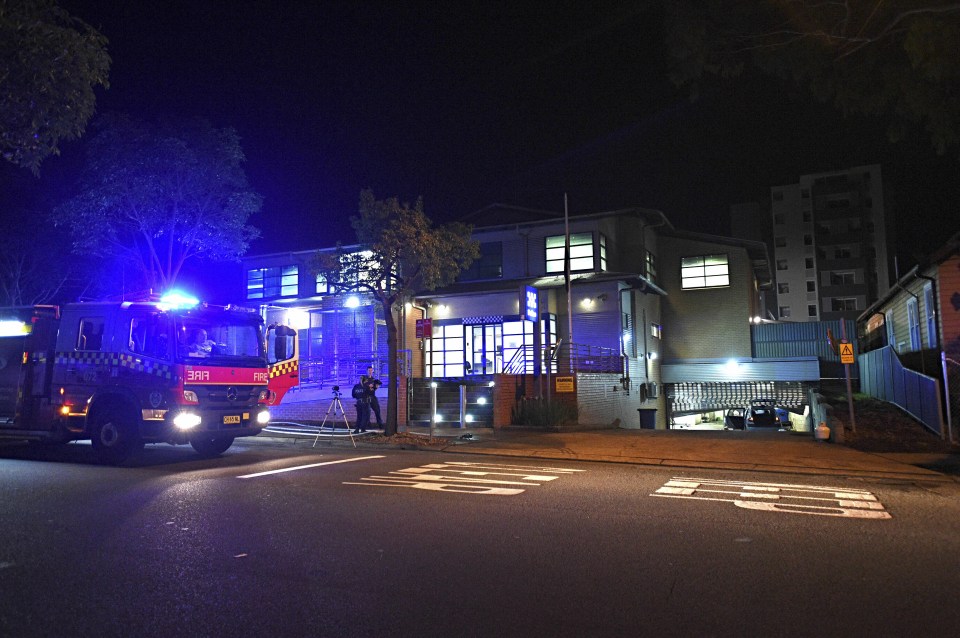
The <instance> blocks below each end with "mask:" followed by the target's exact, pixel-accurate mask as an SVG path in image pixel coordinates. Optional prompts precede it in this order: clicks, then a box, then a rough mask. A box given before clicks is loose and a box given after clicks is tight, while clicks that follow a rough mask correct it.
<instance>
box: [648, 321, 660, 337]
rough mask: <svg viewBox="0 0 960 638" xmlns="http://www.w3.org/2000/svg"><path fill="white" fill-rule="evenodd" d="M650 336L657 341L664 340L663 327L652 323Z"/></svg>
mask: <svg viewBox="0 0 960 638" xmlns="http://www.w3.org/2000/svg"><path fill="white" fill-rule="evenodd" d="M650 336H651V337H655V338H657V339H662V338H663V326H661V325H660V324H659V323H651V324H650Z"/></svg>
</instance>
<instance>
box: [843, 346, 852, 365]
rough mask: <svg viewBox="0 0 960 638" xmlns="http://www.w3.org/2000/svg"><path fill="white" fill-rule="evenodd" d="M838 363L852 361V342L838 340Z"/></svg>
mask: <svg viewBox="0 0 960 638" xmlns="http://www.w3.org/2000/svg"><path fill="white" fill-rule="evenodd" d="M840 363H844V364H846V363H853V344H852V343H847V342H846V341H841V342H840Z"/></svg>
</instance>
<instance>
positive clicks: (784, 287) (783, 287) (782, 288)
mask: <svg viewBox="0 0 960 638" xmlns="http://www.w3.org/2000/svg"><path fill="white" fill-rule="evenodd" d="M789 293H790V284H777V294H779V295H786V294H789Z"/></svg>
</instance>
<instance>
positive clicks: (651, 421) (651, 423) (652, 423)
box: [637, 408, 657, 430]
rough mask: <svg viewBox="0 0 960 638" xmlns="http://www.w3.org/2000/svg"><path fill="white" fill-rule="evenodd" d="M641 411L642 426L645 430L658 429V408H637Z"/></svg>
mask: <svg viewBox="0 0 960 638" xmlns="http://www.w3.org/2000/svg"><path fill="white" fill-rule="evenodd" d="M637 412H639V413H640V428H641V429H643V430H656V429H657V409H656V408H637Z"/></svg>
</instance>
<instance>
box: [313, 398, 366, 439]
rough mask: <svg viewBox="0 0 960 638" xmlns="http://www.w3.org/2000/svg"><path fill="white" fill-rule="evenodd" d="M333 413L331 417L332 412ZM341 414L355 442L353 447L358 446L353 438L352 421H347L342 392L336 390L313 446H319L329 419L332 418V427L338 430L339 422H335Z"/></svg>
mask: <svg viewBox="0 0 960 638" xmlns="http://www.w3.org/2000/svg"><path fill="white" fill-rule="evenodd" d="M331 412H332V413H333V417H332V418H331V416H330V413H331ZM338 414H339V416H340V418H342V419H343V425H344V426H345V427H346V428H347V434H349V435H350V441H351V442H352V443H353V447H357V441H356V439H354V438H353V430H351V429H350V422H349V421H347V415H346V413H345V412H344V411H343V403H341V402H340V393H339V392H337V391H336V390H334V392H333V399H332V400H331V401H330V405H329V406H327V413H326V414H325V415H324V416H323V422H322V423H321V424H320V429H319V430H317V436H316V438H315V439H313V446H312V447H317V441H318V440H320V433H321V432H323V426H324V425H326V424H327V419H331V421H330V428H331V429H332V430H333V432H336V431H337V424H336V423H335V421H336V419H337V415H338Z"/></svg>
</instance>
